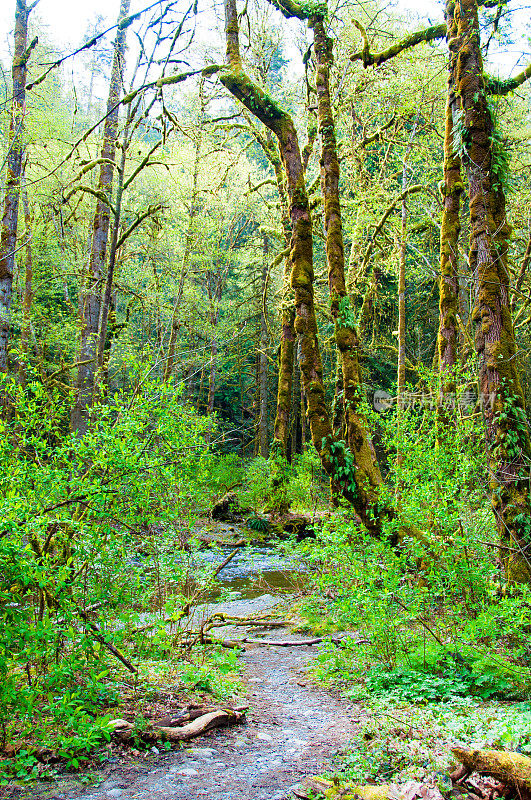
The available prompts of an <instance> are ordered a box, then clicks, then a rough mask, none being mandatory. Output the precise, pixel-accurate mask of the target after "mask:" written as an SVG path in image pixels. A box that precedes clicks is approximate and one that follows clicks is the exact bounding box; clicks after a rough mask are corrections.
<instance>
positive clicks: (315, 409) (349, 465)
mask: <svg viewBox="0 0 531 800" xmlns="http://www.w3.org/2000/svg"><path fill="white" fill-rule="evenodd" d="M225 33H226V41H227V69H225V70H224V71H223V72H221V73H220V74H219V78H220V81H221V82H222V84H223V85H224V86H225V88H226V89H228V90H229V91H230V92H231V94H232V95H233V96H234V97H236V98H237V99H238V100H240V102H242V103H243V105H244V106H245V107H246V108H247V109H248V110H249V111H250V112H251V113H252V114H254V116H256V117H257V118H258V119H259V120H260V121H261V122H262V123H263V124H264V125H265V126H266V127H267V128H269V130H271V131H272V133H273V134H274V135H275V136H276V137H277V139H278V143H279V149H280V155H281V159H282V164H283V167H284V171H285V174H286V189H287V194H288V198H289V213H290V219H291V242H290V255H289V265H290V273H291V287H292V289H293V291H294V294H295V323H294V327H295V332H296V336H297V351H298V353H297V355H298V361H299V366H300V370H301V376H302V383H303V386H304V390H305V395H306V399H307V404H308V412H307V413H308V421H309V424H310V432H311V436H312V441H313V444H314V446H315V448H316V450H317V452H318V453H319V457H320V459H321V463H322V465H323V467H324V469H325V470H326V472H327V473H328V474H329V475H330V476H331V477H333V479H334V481H337V483H338V486H339V488H340V491H341V493H342V495H343V496H344V497H345V498H346V499H347V500H348V501H349V502H351V503H352V504H353V505H354V506H355V507H357V506H358V505H359V504H360V492H359V491H358V486H357V483H356V466H355V464H354V463H353V458H352V456H351V454H349V453H348V451H347V450H346V448H345V445H344V443H339V442H336V441H335V440H334V437H333V432H332V424H331V420H330V416H329V414H328V410H327V408H326V403H325V391H324V385H323V369H322V362H321V354H320V350H319V343H318V339H317V319H316V314H315V305H314V287H313V282H314V269H313V241H312V218H311V214H310V206H309V202H308V195H307V192H306V184H305V176H304V162H303V159H302V156H301V151H300V146H299V141H298V137H297V131H296V129H295V125H294V123H293V120H292V118H291V117H290V115H289V114H288V113H287V112H286V111H285V110H284V109H283V108H281V107H280V106H279V105H278V103H276V101H275V100H273V98H272V97H270V96H269V95H268V94H267V93H266V92H264V91H263V90H262V89H261V88H260V87H259V86H257V85H256V84H255V83H254V82H253V81H252V80H251V79H250V78H249V77H248V75H246V73H245V72H244V70H243V67H242V62H241V57H240V47H239V30H238V14H237V9H236V2H235V0H225ZM371 511H372V509H371ZM370 516H371V515H370V514H367V515H366V519H367V522H368V523H369V525H370V526H371V528H372V527H373V522H372V520H371V518H370Z"/></svg>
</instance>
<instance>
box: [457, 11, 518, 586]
mask: <svg viewBox="0 0 531 800" xmlns="http://www.w3.org/2000/svg"><path fill="white" fill-rule="evenodd" d="M455 19H456V23H457V36H458V40H460V45H459V49H458V51H457V53H456V95H457V97H458V98H459V106H460V112H461V121H460V130H459V138H460V140H461V158H462V161H463V164H464V166H465V167H466V172H467V176H468V183H469V193H470V228H471V233H470V268H471V271H472V274H473V278H474V282H475V305H474V309H473V314H472V318H473V320H474V323H475V326H476V327H475V349H476V353H477V357H478V361H479V386H480V401H481V404H482V407H483V418H484V424H485V438H486V447H487V454H488V461H489V484H490V492H491V497H492V508H493V511H494V514H495V517H496V522H497V526H498V530H499V533H500V538H501V540H502V544H503V545H504V547H503V549H502V550H501V556H502V558H503V560H504V562H505V567H506V571H507V576H508V578H509V580H511V581H518V582H529V581H530V580H531V558H530V554H531V505H530V498H529V463H530V456H531V446H530V442H529V432H528V428H527V421H526V417H525V409H524V397H523V392H522V387H521V384H520V380H519V376H518V369H517V356H516V344H515V339H514V331H513V324H512V318H511V309H510V299H509V274H508V268H507V252H508V241H509V237H510V233H511V229H510V227H509V224H508V222H507V219H506V213H505V194H504V190H503V184H502V179H501V177H500V175H499V174H498V172H497V170H496V163H495V154H494V153H493V132H494V129H493V119H492V115H491V112H490V109H489V105H488V102H487V92H486V87H485V79H484V75H483V60H482V55H481V46H480V34H479V23H478V5H477V0H461V2H460V3H456V5H455ZM507 548H509V549H507Z"/></svg>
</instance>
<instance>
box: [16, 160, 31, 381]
mask: <svg viewBox="0 0 531 800" xmlns="http://www.w3.org/2000/svg"><path fill="white" fill-rule="evenodd" d="M21 194H22V207H23V209H24V228H25V230H24V236H25V237H26V247H25V251H26V259H25V265H24V267H25V269H24V293H23V296H22V328H21V331H20V353H21V358H20V365H19V380H20V382H21V383H22V384H25V383H26V369H27V363H28V354H29V340H30V336H31V306H32V303H33V250H32V246H31V237H32V230H31V211H30V205H29V199H28V190H27V188H26V180H25V173H24V171H23V172H22V175H21Z"/></svg>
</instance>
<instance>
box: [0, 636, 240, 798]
mask: <svg viewBox="0 0 531 800" xmlns="http://www.w3.org/2000/svg"><path fill="white" fill-rule="evenodd" d="M160 639H161V637H159V640H160ZM168 650H169V648H168ZM156 656H157V652H156V648H154V649H153V651H152V652H151V658H149V659H148V658H143V659H139V660H138V662H137V666H138V669H139V674H138V676H137V677H136V678H134V679H133V678H132V676H131V675H130V674H128V673H127V672H126V671H125V670H122V671H120V670H117V669H116V666H115V664H113V663H112V662H111V660H110V659H107V663H106V669H104V670H101V671H100V672H99V673H98V674H97V675H94V672H93V669H91V665H90V663H87V661H86V660H85V661H84V662H82V661H81V660H80V661H78V663H75V664H74V672H73V674H72V675H71V676H70V685H73V686H75V688H73V689H70V690H66V691H65V675H64V674H62V673H60V672H59V671H58V670H54V669H53V668H52V669H50V671H49V674H48V676H47V679H46V680H41V681H40V682H38V683H36V684H34V685H33V686H32V687H31V688H32V691H31V696H30V693H29V692H27V693H26V695H27V696H26V698H25V700H26V709H25V712H24V713H22V714H21V715H20V717H19V718H17V719H16V720H15V719H14V720H12V721H11V722H10V723H7V724H5V725H4V732H5V735H6V738H7V739H9V741H11V742H12V743H13V744H12V748H13V747H14V748H15V749H14V751H11V752H10V750H9V748H8V750H7V754H6V755H7V757H4V758H1V757H0V785H10V784H11V783H12V782H13V781H22V782H26V781H28V780H35V779H39V780H45V779H50V778H53V777H55V776H57V775H58V774H60V773H62V772H64V771H65V770H66V771H70V772H71V771H78V770H82V769H84V770H85V769H87V767H89V766H96V765H98V764H102V763H104V762H105V761H107V760H108V759H109V757H110V756H111V755H112V747H111V744H110V742H111V736H110V732H109V727H108V723H109V721H110V720H111V719H116V718H120V717H123V716H125V717H126V718H128V719H133V720H134V721H135V724H136V725H138V728H139V730H140V729H141V728H142V727H143V726H145V724H146V723H147V722H148V721H149V720H150V719H152V718H161V717H163V716H164V715H165V714H166V713H168V711H171V710H172V709H173V708H176V707H180V706H182V705H186V704H187V703H191V702H197V703H199V704H202V705H204V704H207V705H209V704H213V703H216V702H218V703H221V704H222V703H224V702H228V701H230V700H233V699H234V698H235V697H236V696H238V695H239V694H240V693H241V691H242V687H241V684H240V682H239V678H238V673H239V670H240V665H239V664H238V660H237V656H236V654H235V653H234V652H233V651H230V650H226V649H223V648H214V647H199V646H198V647H195V648H194V649H193V650H191V651H190V652H188V654H187V655H186V656H185V657H183V653H182V651H181V652H178V651H174V653H173V654H171V655H170V654H169V653H168V652H165V653H163V654H161V650H160V649H159V652H158V657H156ZM105 661H106V659H103V662H105ZM100 666H101V663H100ZM168 697H171V698H172V701H171V702H170V703H169V705H168ZM19 702H20V701H19ZM135 746H136V747H137V749H139V750H142V749H145V748H146V747H147V746H146V745H144V744H143V743H142V740H141V739H140V737H139V738H138V740H136V741H135ZM162 747H165V748H166V749H170V747H171V745H169V744H168V743H166V744H163V745H162Z"/></svg>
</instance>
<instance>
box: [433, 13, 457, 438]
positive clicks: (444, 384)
mask: <svg viewBox="0 0 531 800" xmlns="http://www.w3.org/2000/svg"><path fill="white" fill-rule="evenodd" d="M453 12H454V3H453V0H449V2H448V3H447V6H446V20H447V30H448V33H447V39H448V43H449V48H450V61H449V70H448V73H449V74H448V96H447V102H446V120H445V131H444V162H443V180H442V182H441V184H440V186H441V194H442V197H443V213H442V219H441V236H440V257H439V330H438V333H437V356H438V365H439V374H440V397H439V408H440V413H439V417H438V422H439V426H440V427H441V430H442V428H443V427H445V426H446V424H447V423H448V420H449V413H448V412H449V411H450V409H451V408H455V391H456V387H455V366H456V364H457V353H458V344H459V334H458V323H457V320H458V315H459V271H458V270H459V257H458V241H459V234H460V231H461V223H460V215H459V209H460V198H461V192H462V191H463V181H462V179H461V159H460V157H459V155H458V154H456V153H455V151H454V140H453V131H454V120H455V121H456V122H457V119H458V113H457V112H458V106H457V98H456V95H455V61H456V57H457V54H458V51H459V47H460V40H459V38H458V37H457V29H456V25H455V19H454V13H453Z"/></svg>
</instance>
